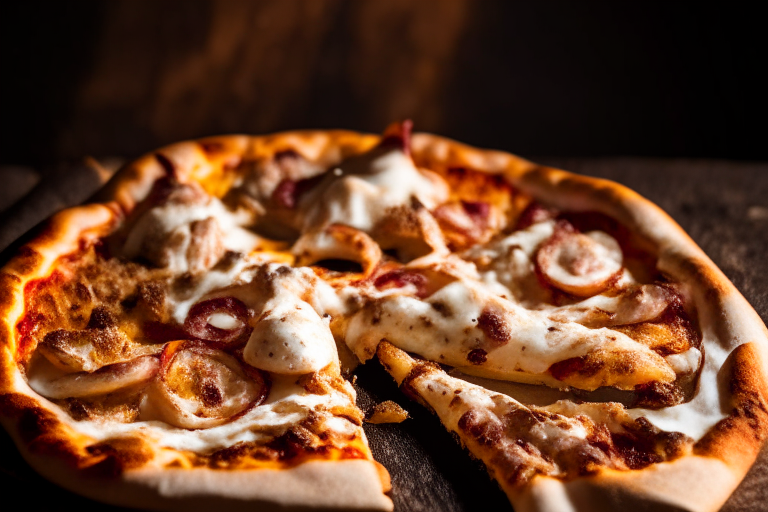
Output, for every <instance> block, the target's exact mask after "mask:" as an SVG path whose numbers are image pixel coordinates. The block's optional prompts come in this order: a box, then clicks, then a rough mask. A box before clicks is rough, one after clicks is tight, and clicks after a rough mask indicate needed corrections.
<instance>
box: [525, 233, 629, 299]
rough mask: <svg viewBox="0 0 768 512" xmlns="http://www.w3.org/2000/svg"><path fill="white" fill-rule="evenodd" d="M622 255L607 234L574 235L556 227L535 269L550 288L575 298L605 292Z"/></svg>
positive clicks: (619, 265) (539, 256)
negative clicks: (575, 296)
mask: <svg viewBox="0 0 768 512" xmlns="http://www.w3.org/2000/svg"><path fill="white" fill-rule="evenodd" d="M622 261H623V254H622V252H621V247H620V246H619V243H618V242H617V241H616V240H615V239H614V238H613V237H612V236H610V235H608V234H607V233H604V232H602V231H591V232H589V233H578V232H576V231H575V230H574V228H573V227H572V226H571V225H570V224H568V223H566V222H561V223H558V225H557V229H556V230H555V233H554V234H553V235H552V237H551V238H550V239H549V240H548V241H547V242H546V243H545V244H544V245H543V246H542V247H541V248H540V249H539V251H538V252H537V253H536V265H537V268H538V270H539V272H540V273H541V275H542V276H543V277H544V279H546V280H547V282H549V283H550V284H551V285H552V286H554V287H555V288H558V289H560V290H563V291H565V292H568V293H571V294H573V295H577V296H579V297H588V296H591V295H595V294H598V293H600V292H602V291H604V290H605V289H607V288H608V287H609V286H611V284H612V283H613V281H614V280H615V279H616V278H617V277H618V275H619V272H620V271H621V268H622Z"/></svg>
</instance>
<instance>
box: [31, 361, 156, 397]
mask: <svg viewBox="0 0 768 512" xmlns="http://www.w3.org/2000/svg"><path fill="white" fill-rule="evenodd" d="M159 368H160V363H159V362H158V358H157V357H156V356H142V357H137V358H136V359H134V360H132V361H128V362H125V363H116V364H111V365H109V366H104V367H102V368H100V369H98V370H96V371H95V372H91V373H88V372H78V373H70V374H67V375H64V376H61V377H58V378H54V379H50V380H49V379H46V378H45V377H44V376H43V375H42V374H39V375H33V376H32V377H31V378H30V382H29V385H30V387H31V388H32V389H34V390H35V391H37V392H38V393H40V394H41V395H43V396H45V397H48V398H54V399H56V398H79V397H86V396H97V395H106V394H107V393H113V392H115V391H119V390H121V389H126V388H129V387H132V386H137V385H140V384H144V383H146V382H148V381H149V380H151V379H152V378H153V377H154V376H155V375H156V374H157V371H158V369H159Z"/></svg>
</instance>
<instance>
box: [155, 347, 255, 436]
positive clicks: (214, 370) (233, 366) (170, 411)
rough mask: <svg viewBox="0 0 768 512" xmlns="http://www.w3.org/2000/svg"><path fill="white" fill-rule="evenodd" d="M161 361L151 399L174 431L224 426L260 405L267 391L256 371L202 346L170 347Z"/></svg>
mask: <svg viewBox="0 0 768 512" xmlns="http://www.w3.org/2000/svg"><path fill="white" fill-rule="evenodd" d="M161 362H162V367H161V370H160V374H159V378H158V379H156V380H155V383H154V385H153V389H152V390H151V394H150V400H151V402H152V405H153V406H154V408H155V409H156V413H157V414H158V415H159V416H160V417H161V418H162V419H163V420H164V421H166V422H167V423H170V424H171V425H174V426H177V427H182V428H188V429H198V428H210V427H214V426H217V425H221V424H223V423H227V422H229V421H232V420H233V419H235V418H236V417H238V416H240V415H242V414H244V413H245V412H246V411H248V410H250V409H251V408H253V407H255V406H256V405H258V404H260V403H261V402H262V401H263V400H264V399H265V398H266V396H267V394H268V392H269V384H268V381H267V380H266V378H265V377H264V376H263V375H262V373H261V372H259V371H258V370H256V369H253V368H249V367H248V366H247V365H244V364H242V363H240V361H238V360H237V359H235V358H234V357H233V356H231V355H229V354H227V353H225V352H222V351H221V350H218V349H215V348H212V347H208V346H206V345H204V344H203V343H201V342H195V341H175V342H171V343H169V344H167V345H166V346H165V349H164V350H163V353H162V356H161Z"/></svg>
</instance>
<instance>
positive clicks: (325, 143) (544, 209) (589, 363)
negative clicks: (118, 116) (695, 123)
mask: <svg viewBox="0 0 768 512" xmlns="http://www.w3.org/2000/svg"><path fill="white" fill-rule="evenodd" d="M0 318H1V319H2V320H1V321H0V420H2V423H3V425H4V426H5V427H6V429H7V430H8V431H9V432H10V434H11V436H12V437H13V439H14V440H15V442H16V444H17V446H18V448H19V450H20V451H21V453H22V455H23V456H24V457H25V459H26V460H27V461H28V462H29V463H30V464H31V465H32V466H33V467H34V468H35V469H36V470H37V471H38V472H39V473H41V474H42V475H43V476H45V477H46V478H48V479H50V480H52V481H53V482H55V483H57V484H59V485H61V486H63V487H65V488H68V489H71V490H73V491H75V492H77V493H80V494H82V495H85V496H87V497H90V498H93V499H96V500H100V501H103V502H107V503H111V504H116V505H122V506H130V507H139V508H147V509H157V510H179V511H188V510H190V509H202V508H206V509H210V507H211V506H215V507H227V508H228V509H233V510H239V509H242V510H246V509H247V510H273V509H274V510H278V509H279V510H282V509H285V508H289V509H290V508H297V509H302V508H319V509H323V508H325V509H349V510H352V509H367V510H392V508H393V504H392V501H391V499H390V498H389V497H388V495H387V493H388V492H390V490H391V484H390V479H389V474H388V472H387V469H386V468H384V466H382V465H381V464H380V463H378V462H377V461H376V460H375V459H374V457H373V455H372V453H371V449H370V448H369V445H368V441H367V439H366V435H365V431H364V428H363V424H364V422H366V421H368V422H373V423H381V422H401V421H415V420H414V419H406V418H407V413H406V412H405V411H404V410H403V409H402V408H401V407H400V406H398V405H397V404H394V403H392V402H384V403H381V404H377V405H376V406H375V407H372V408H371V409H370V410H368V411H364V410H362V409H361V407H360V406H358V403H357V401H356V392H355V388H354V387H353V385H352V381H353V380H354V379H355V370H354V369H355V366H356V365H358V364H360V363H365V364H381V366H382V367H383V368H384V369H385V370H386V372H388V373H389V375H390V376H391V378H390V377H389V376H387V375H386V373H380V375H384V376H385V379H386V381H387V382H386V385H388V386H392V387H393V388H394V386H395V385H396V386H399V388H400V390H401V391H402V392H403V393H404V394H405V395H406V396H407V397H409V398H411V399H412V400H414V401H415V402H418V404H421V405H420V406H423V407H425V408H427V409H428V410H429V411H431V412H433V413H434V414H435V415H436V416H437V417H438V418H439V420H440V422H441V423H442V424H443V426H444V427H445V428H446V429H447V430H448V431H449V432H451V433H452V434H453V435H454V437H455V439H456V442H458V443H460V444H461V446H462V447H464V448H465V452H466V454H465V456H464V460H456V461H454V462H455V464H458V465H468V464H475V462H473V460H472V459H477V460H479V461H482V464H484V466H485V468H486V469H487V471H488V473H489V475H490V477H491V478H492V479H493V480H495V481H496V482H497V483H498V485H499V486H500V488H501V489H502V490H503V491H504V493H505V494H506V495H507V497H508V498H509V500H510V502H511V504H512V506H513V507H514V508H515V510H520V511H526V510H547V511H550V510H552V511H556V510H585V511H586V510H598V509H605V510H615V509H619V508H620V509H622V510H649V509H653V510H657V509H670V510H681V509H682V510H716V509H718V508H719V507H720V506H721V505H722V504H723V503H724V502H725V500H726V499H727V498H728V496H729V495H730V493H731V492H732V491H733V489H734V488H735V487H736V486H737V485H738V483H739V482H740V481H741V479H742V478H743V476H744V475H745V473H746V472H747V470H748V469H749V467H750V465H751V464H752V462H753V461H754V460H755V457H756V456H757V453H758V451H759V450H760V448H761V446H762V443H763V440H764V438H765V437H766V433H768V404H767V403H766V399H767V396H766V393H767V392H768V385H767V380H766V375H768V372H767V370H766V361H767V360H768V359H766V357H767V356H766V350H767V349H768V331H766V328H765V325H763V323H762V322H761V320H760V319H759V317H758V316H757V314H756V313H755V312H754V311H753V310H752V308H751V307H750V306H749V304H748V303H747V302H746V301H745V300H744V298H743V297H742V296H741V295H740V294H739V293H738V291H737V290H736V289H735V288H734V286H733V285H732V284H731V283H730V282H729V281H728V280H727V278H726V277H725V276H724V275H723V274H722V272H720V270H718V269H717V267H716V266H715V265H714V264H713V263H712V262H711V261H710V260H709V259H708V258H707V257H706V256H705V254H704V253H703V252H702V251H701V250H700V249H699V248H698V247H697V246H696V244H695V243H694V242H693V241H692V240H691V239H690V238H689V237H688V236H687V235H686V234H685V233H684V232H683V231H682V230H681V228H680V227H678V226H677V224H675V222H674V221H673V220H671V219H670V218H669V217H668V216H667V215H666V214H664V213H663V212H662V211H661V210H660V209H659V208H658V207H656V206H655V205H653V204H652V203H650V202H649V201H647V200H645V199H643V198H642V197H640V196H639V195H637V194H636V193H634V192H632V191H630V190H628V189H627V188H625V187H622V186H621V185H618V184H616V183H613V182H609V181H605V180H598V179H593V178H586V177H582V176H578V175H574V174H570V173H567V172H565V171H560V170H555V169H551V168H546V167H541V166H538V165H536V164H533V163H531V162H528V161H526V160H523V159H521V158H518V157H515V156H513V155H510V154H507V153H502V152H497V151H488V150H480V149H475V148H471V147H468V146H465V145H463V144H460V143H457V142H454V141H451V140H448V139H444V138H441V137H438V136H435V135H429V134H414V135H411V124H410V122H408V121H406V122H402V123H395V124H393V125H392V126H390V127H389V128H388V129H387V130H386V131H385V132H384V134H383V135H382V136H375V135H367V134H360V133H354V132H347V131H297V132H286V133H280V134H275V135H268V136H258V137H251V136H240V135H238V136H223V137H213V138H207V139H202V140H197V141H191V142H182V143H178V144H175V145H172V146H168V147H165V148H162V149H160V150H157V151H155V152H153V153H150V154H148V155H146V156H144V157H142V158H140V159H139V160H136V161H135V162H133V163H131V164H129V165H127V166H126V167H124V168H123V169H122V170H121V171H119V172H118V173H117V175H116V176H115V177H114V178H113V179H112V180H111V182H110V183H108V184H107V186H106V187H105V188H104V189H103V190H102V191H101V192H100V193H99V195H98V197H97V199H96V202H94V203H93V204H88V205H84V206H79V207H75V208H71V209H68V210H64V211H62V212H60V213H58V214H56V215H55V216H54V217H52V218H51V219H50V220H49V222H48V223H47V224H46V225H45V227H44V228H43V229H42V230H41V231H40V232H39V233H38V234H37V235H36V236H34V237H33V238H32V239H31V241H29V242H28V243H27V244H26V245H24V246H22V247H21V248H20V249H19V251H18V253H17V254H16V256H14V257H13V258H12V259H11V260H10V261H9V262H8V263H7V264H6V265H5V267H4V268H3V269H2V272H1V273H0ZM377 360H378V363H376V362H375V361H377ZM372 361H374V362H372ZM414 407H419V406H417V405H415V404H414ZM395 449H396V447H395ZM405 456H406V457H407V454H405ZM683 490H684V492H683Z"/></svg>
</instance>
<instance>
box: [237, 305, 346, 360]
mask: <svg viewBox="0 0 768 512" xmlns="http://www.w3.org/2000/svg"><path fill="white" fill-rule="evenodd" d="M264 309H265V313H263V314H262V316H261V317H260V318H259V319H258V321H257V322H256V325H255V326H254V328H253V333H252V334H251V338H250V339H249V340H248V344H247V345H246V346H245V349H243V359H244V360H245V362H246V363H248V364H250V365H251V366H253V367H255V368H259V369H262V370H266V371H268V372H275V373H282V374H286V375H291V374H302V373H311V372H316V371H318V370H321V369H322V368H324V367H325V366H326V365H328V364H330V363H331V362H332V361H335V360H336V343H335V341H334V340H333V335H332V334H331V330H330V327H329V326H328V322H329V321H330V317H328V318H327V319H325V320H323V319H322V318H321V317H320V315H318V314H317V312H316V311H315V310H314V309H313V308H312V306H310V305H309V304H307V303H306V302H304V301H302V300H300V299H298V298H296V297H295V296H293V295H291V294H288V293H278V294H277V295H276V296H275V297H274V298H273V299H271V300H269V301H268V302H267V304H266V305H265V306H264Z"/></svg>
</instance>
